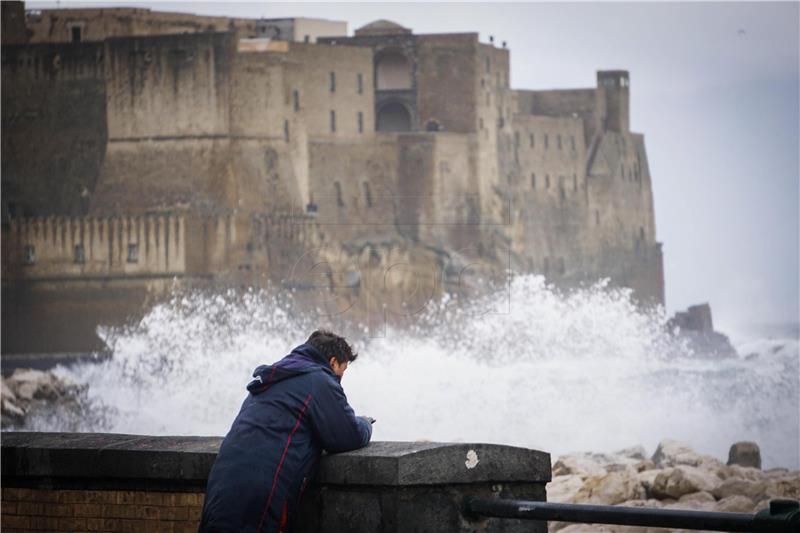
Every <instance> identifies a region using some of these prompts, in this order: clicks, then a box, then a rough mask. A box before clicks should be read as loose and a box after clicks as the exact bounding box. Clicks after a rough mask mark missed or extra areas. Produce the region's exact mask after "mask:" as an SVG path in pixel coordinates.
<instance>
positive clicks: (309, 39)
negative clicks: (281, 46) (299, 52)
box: [303, 35, 311, 43]
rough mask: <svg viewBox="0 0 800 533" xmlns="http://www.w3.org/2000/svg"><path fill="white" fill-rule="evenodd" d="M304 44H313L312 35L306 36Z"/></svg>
mask: <svg viewBox="0 0 800 533" xmlns="http://www.w3.org/2000/svg"><path fill="white" fill-rule="evenodd" d="M303 42H304V43H310V42H311V36H310V35H304V36H303Z"/></svg>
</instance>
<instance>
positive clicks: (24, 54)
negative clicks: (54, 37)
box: [2, 43, 105, 82]
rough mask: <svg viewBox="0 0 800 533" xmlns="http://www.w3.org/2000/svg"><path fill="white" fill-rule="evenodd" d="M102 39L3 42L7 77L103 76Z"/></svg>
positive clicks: (100, 77) (52, 79) (91, 78)
mask: <svg viewBox="0 0 800 533" xmlns="http://www.w3.org/2000/svg"><path fill="white" fill-rule="evenodd" d="M104 59H105V58H104V55H103V44H102V43H79V44H59V43H45V44H35V45H30V44H25V45H21V44H16V45H3V49H2V69H3V77H4V78H5V77H7V76H8V77H11V78H13V79H14V80H15V81H22V82H25V81H33V80H36V81H39V82H44V81H54V80H87V79H88V80H98V81H99V80H103V79H104Z"/></svg>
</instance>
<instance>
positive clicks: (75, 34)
mask: <svg viewBox="0 0 800 533" xmlns="http://www.w3.org/2000/svg"><path fill="white" fill-rule="evenodd" d="M69 34H70V40H71V41H72V42H73V43H79V42H81V37H82V35H81V27H80V26H72V27H71V28H70V29H69Z"/></svg>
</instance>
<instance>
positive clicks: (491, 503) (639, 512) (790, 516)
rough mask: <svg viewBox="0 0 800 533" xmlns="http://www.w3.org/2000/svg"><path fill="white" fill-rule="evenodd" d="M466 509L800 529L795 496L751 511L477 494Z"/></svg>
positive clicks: (772, 532) (778, 531) (651, 523)
mask: <svg viewBox="0 0 800 533" xmlns="http://www.w3.org/2000/svg"><path fill="white" fill-rule="evenodd" d="M466 511H467V514H469V515H472V516H482V517H494V518H516V519H522V520H548V521H552V520H554V521H559V522H579V523H584V524H616V525H624V526H645V527H668V528H680V529H702V530H707V531H751V532H758V533H784V532H785V533H798V532H800V502H797V501H795V500H772V501H771V502H770V505H769V509H764V510H762V511H759V512H758V513H756V514H749V513H719V512H708V511H684V510H679V509H652V508H647V507H612V506H610V505H579V504H569V503H547V502H536V501H525V500H489V499H479V498H474V499H469V500H467V501H466Z"/></svg>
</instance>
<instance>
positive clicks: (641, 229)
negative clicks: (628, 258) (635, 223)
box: [639, 226, 644, 241]
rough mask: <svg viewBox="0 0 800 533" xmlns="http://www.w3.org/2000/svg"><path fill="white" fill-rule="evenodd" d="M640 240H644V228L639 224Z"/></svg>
mask: <svg viewBox="0 0 800 533" xmlns="http://www.w3.org/2000/svg"><path fill="white" fill-rule="evenodd" d="M639 240H642V241H643V240H644V228H643V227H642V226H639Z"/></svg>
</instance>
